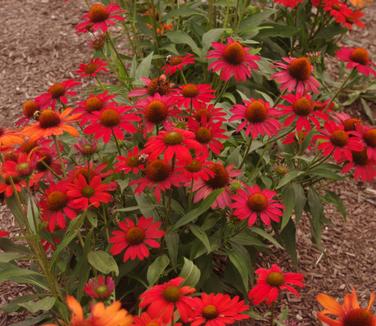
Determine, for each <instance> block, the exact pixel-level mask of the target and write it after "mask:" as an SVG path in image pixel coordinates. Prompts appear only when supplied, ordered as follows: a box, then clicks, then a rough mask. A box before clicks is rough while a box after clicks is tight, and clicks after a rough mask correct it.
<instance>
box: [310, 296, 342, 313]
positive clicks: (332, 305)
mask: <svg viewBox="0 0 376 326" xmlns="http://www.w3.org/2000/svg"><path fill="white" fill-rule="evenodd" d="M316 300H317V301H318V302H319V303H320V304H321V305H322V306H323V307H324V308H325V309H326V310H328V312H330V314H332V315H335V316H342V315H343V309H342V306H341V305H340V304H339V303H338V302H337V300H336V299H334V298H333V297H331V296H329V295H327V294H324V293H320V294H319V295H317V296H316Z"/></svg>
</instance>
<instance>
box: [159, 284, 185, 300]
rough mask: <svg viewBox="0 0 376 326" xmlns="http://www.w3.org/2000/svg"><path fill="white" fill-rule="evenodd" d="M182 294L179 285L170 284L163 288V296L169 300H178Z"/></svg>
mask: <svg viewBox="0 0 376 326" xmlns="http://www.w3.org/2000/svg"><path fill="white" fill-rule="evenodd" d="M180 296H181V291H180V288H179V287H178V286H174V285H170V286H167V287H166V288H165V289H164V290H163V297H164V299H165V300H166V301H168V302H172V303H175V302H178V301H179V299H180Z"/></svg>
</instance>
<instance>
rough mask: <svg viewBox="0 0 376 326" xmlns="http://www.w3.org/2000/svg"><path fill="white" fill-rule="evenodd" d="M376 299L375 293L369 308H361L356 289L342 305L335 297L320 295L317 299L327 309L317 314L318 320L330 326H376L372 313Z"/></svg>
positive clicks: (346, 296) (375, 317)
mask: <svg viewBox="0 0 376 326" xmlns="http://www.w3.org/2000/svg"><path fill="white" fill-rule="evenodd" d="M375 298H376V296H375V293H371V297H370V300H369V303H368V306H367V308H361V307H360V305H359V302H358V297H357V294H356V292H355V290H354V289H353V290H352V293H349V294H346V295H345V299H344V301H343V304H342V305H341V304H340V303H338V301H337V300H336V299H334V298H333V297H331V296H329V295H326V294H323V293H320V294H319V295H318V296H317V297H316V299H317V301H318V302H319V303H320V304H321V305H322V306H323V307H324V308H325V309H324V310H323V311H321V312H319V313H318V314H317V318H318V319H319V320H321V321H322V322H324V323H325V324H327V325H328V326H358V325H359V326H376V316H375V315H374V314H373V313H372V312H371V307H372V305H373V303H374V301H375ZM328 315H331V316H333V317H337V318H336V319H332V318H330V317H328Z"/></svg>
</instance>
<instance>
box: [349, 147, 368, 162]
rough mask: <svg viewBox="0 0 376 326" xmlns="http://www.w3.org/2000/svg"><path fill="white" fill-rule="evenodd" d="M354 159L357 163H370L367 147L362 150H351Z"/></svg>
mask: <svg viewBox="0 0 376 326" xmlns="http://www.w3.org/2000/svg"><path fill="white" fill-rule="evenodd" d="M351 155H352V159H353V161H354V163H355V164H356V165H360V166H364V165H367V163H368V155H367V149H366V148H365V149H363V150H362V151H359V152H358V151H353V152H351Z"/></svg>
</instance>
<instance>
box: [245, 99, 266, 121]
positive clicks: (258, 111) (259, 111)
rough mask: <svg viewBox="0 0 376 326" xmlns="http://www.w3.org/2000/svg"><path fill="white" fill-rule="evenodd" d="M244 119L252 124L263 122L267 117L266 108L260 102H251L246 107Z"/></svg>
mask: <svg viewBox="0 0 376 326" xmlns="http://www.w3.org/2000/svg"><path fill="white" fill-rule="evenodd" d="M245 117H246V119H247V120H248V121H249V122H252V123H257V122H263V121H265V120H266V118H267V117H268V108H267V107H266V106H265V105H264V103H262V102H261V101H253V102H251V103H250V104H249V105H248V106H247V108H246V110H245Z"/></svg>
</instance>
